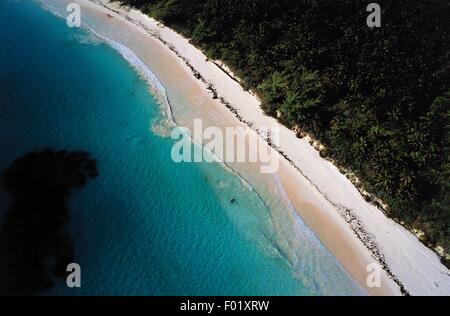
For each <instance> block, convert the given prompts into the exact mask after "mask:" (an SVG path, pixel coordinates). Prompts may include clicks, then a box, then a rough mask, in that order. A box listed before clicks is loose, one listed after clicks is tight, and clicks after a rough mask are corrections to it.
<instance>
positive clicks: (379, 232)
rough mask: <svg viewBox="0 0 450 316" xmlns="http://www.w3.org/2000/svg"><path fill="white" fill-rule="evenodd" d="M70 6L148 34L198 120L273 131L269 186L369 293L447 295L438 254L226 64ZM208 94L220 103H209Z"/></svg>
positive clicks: (136, 19)
mask: <svg viewBox="0 0 450 316" xmlns="http://www.w3.org/2000/svg"><path fill="white" fill-rule="evenodd" d="M75 2H79V3H80V4H82V6H84V7H86V8H90V9H95V10H99V12H103V13H104V14H105V16H106V15H108V16H109V18H114V19H118V20H123V22H124V23H129V24H133V25H134V27H135V28H136V36H137V37H139V36H145V37H152V38H153V39H154V43H155V46H158V50H161V52H164V53H165V57H164V58H165V60H164V63H165V64H164V65H162V66H161V67H166V71H167V76H169V77H170V76H173V80H176V76H177V73H178V74H179V71H180V70H182V71H183V72H184V76H185V77H186V76H188V77H189V78H190V82H189V85H192V86H193V85H195V89H197V90H198V89H199V90H201V91H203V94H204V95H209V97H208V98H209V100H208V102H209V103H210V104H212V106H210V107H208V113H203V115H210V116H216V117H220V119H221V120H222V124H228V125H229V126H245V127H246V128H250V127H249V126H248V124H250V125H251V127H252V128H253V129H256V128H261V127H272V126H275V127H278V128H279V129H280V139H281V142H280V145H279V149H280V151H281V152H282V153H283V158H282V159H281V162H280V168H279V171H278V172H277V173H276V174H274V175H272V180H270V179H269V178H270V177H267V178H268V179H267V181H272V182H276V181H279V182H280V183H281V185H282V187H283V189H284V191H285V192H286V194H287V195H288V197H289V199H290V200H291V201H292V203H293V205H294V206H295V208H296V210H297V211H298V213H299V215H300V216H301V218H302V219H303V220H304V222H305V223H306V224H307V225H308V226H309V227H310V228H311V229H312V230H313V231H314V233H315V234H316V236H317V237H318V238H319V240H320V241H321V242H322V244H324V245H325V247H326V248H327V249H328V250H329V251H330V252H331V253H332V254H333V255H334V256H335V257H336V258H337V260H339V262H340V263H341V264H342V265H343V266H344V268H345V269H346V270H347V271H348V272H349V273H350V275H351V276H352V277H353V278H354V279H356V280H357V281H358V282H359V283H360V284H362V286H364V287H365V289H366V290H367V291H368V292H369V294H371V295H391V294H395V295H398V294H401V293H402V292H403V293H409V294H411V295H450V272H449V270H448V269H447V268H446V267H445V266H443V265H442V264H441V263H440V261H439V258H438V256H437V255H436V254H435V253H434V252H433V251H431V250H430V249H428V248H427V247H425V246H424V245H423V244H422V243H420V241H419V240H418V239H417V238H416V237H415V236H414V235H413V234H412V233H410V232H409V231H407V230H406V229H405V228H403V227H402V226H401V225H399V224H397V223H395V222H394V221H392V220H390V219H389V218H387V217H386V216H385V215H384V213H383V212H382V211H381V210H379V209H378V208H377V207H375V206H374V205H372V204H370V203H368V202H366V201H365V200H364V198H363V197H362V195H361V194H360V193H359V192H358V190H357V189H356V188H355V186H354V185H353V184H352V183H351V182H350V181H349V180H348V179H347V178H346V177H345V176H344V175H343V174H342V173H340V172H339V170H338V169H337V168H336V167H335V166H334V165H333V164H332V163H331V162H329V161H327V160H325V159H323V158H321V157H320V155H319V153H318V151H317V150H316V149H314V147H313V146H311V145H310V144H309V142H308V140H307V139H298V138H297V137H296V136H295V134H294V132H292V131H291V130H289V129H287V128H285V127H284V126H282V125H281V124H279V123H278V122H277V121H276V119H274V118H271V117H268V116H266V115H265V114H264V113H263V111H262V110H261V109H260V106H259V105H260V102H259V101H258V99H257V98H256V97H255V96H253V95H252V94H250V93H249V92H246V91H244V90H243V89H242V87H241V86H240V85H239V83H238V82H237V81H236V80H234V79H233V78H232V77H233V75H231V76H230V75H229V74H226V73H225V72H224V69H225V70H226V67H219V66H218V64H216V63H214V62H212V61H207V58H206V57H205V56H204V55H203V53H202V52H201V51H200V50H198V49H197V48H195V47H194V46H193V45H191V44H189V41H188V40H187V39H185V38H183V37H182V36H181V35H179V34H178V33H176V32H174V31H173V30H171V29H170V28H168V27H165V26H163V25H162V24H160V23H158V22H157V21H155V20H153V19H151V18H149V17H147V16H146V15H144V14H142V13H140V12H139V11H137V10H133V9H132V10H126V9H124V8H121V7H119V6H118V5H117V4H115V3H112V4H111V3H109V2H108V1H107V0H97V2H101V3H102V5H103V6H100V5H97V4H93V3H91V2H89V1H88V0H78V1H75ZM105 6H106V7H108V8H109V9H107V8H105ZM162 62H163V61H162ZM199 75H200V76H199ZM199 77H200V79H201V80H199ZM192 89H194V88H192ZM214 94H215V95H217V97H218V99H214V100H213V98H212V95H214ZM236 114H237V115H236ZM230 124H231V125H230ZM285 158H286V159H285ZM374 262H376V263H378V264H380V265H381V266H382V267H383V268H384V269H383V271H382V275H381V278H382V283H381V284H382V286H381V287H380V288H371V287H368V286H367V284H366V279H367V274H368V273H367V271H366V268H367V265H368V264H370V263H374Z"/></svg>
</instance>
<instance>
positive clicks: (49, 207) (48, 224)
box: [0, 150, 98, 295]
mask: <svg viewBox="0 0 450 316" xmlns="http://www.w3.org/2000/svg"><path fill="white" fill-rule="evenodd" d="M97 176H98V172H97V167H96V162H95V160H91V159H90V158H89V155H88V154H87V153H85V152H66V151H51V150H44V151H41V152H33V153H28V154H26V155H24V156H23V157H21V158H18V159H16V160H15V161H14V163H13V164H12V166H10V167H9V168H8V169H6V170H5V171H4V173H3V179H2V180H3V184H4V186H5V187H6V189H7V190H8V191H9V192H10V193H11V194H12V195H13V196H14V201H13V203H12V205H11V210H10V212H9V214H8V215H7V218H6V221H5V223H4V224H3V226H2V227H1V229H0V295H31V294H36V293H38V292H39V291H42V290H45V289H48V288H50V287H51V286H52V284H53V280H54V279H55V278H56V277H65V276H66V274H67V272H66V267H67V265H68V264H69V263H72V262H73V258H74V252H73V249H72V246H71V242H70V238H69V236H68V234H67V233H66V232H65V231H64V226H65V224H66V223H67V221H68V219H69V214H68V209H67V207H66V201H67V198H68V197H69V196H70V193H71V191H72V190H73V189H76V188H80V187H82V186H84V185H85V183H86V182H87V181H88V180H89V179H90V178H96V177H97Z"/></svg>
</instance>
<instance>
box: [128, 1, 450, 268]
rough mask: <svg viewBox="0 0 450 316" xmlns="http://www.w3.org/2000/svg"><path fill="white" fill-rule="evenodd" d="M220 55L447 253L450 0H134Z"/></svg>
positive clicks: (277, 112) (272, 110)
mask: <svg viewBox="0 0 450 316" xmlns="http://www.w3.org/2000/svg"><path fill="white" fill-rule="evenodd" d="M123 2H126V3H128V4H132V5H135V6H137V7H139V8H141V9H142V10H144V12H146V13H148V14H149V15H151V16H153V17H155V18H156V19H159V20H162V21H163V22H164V23H166V24H168V25H169V26H171V27H174V28H175V29H176V30H178V31H179V32H181V33H182V34H183V35H185V36H186V37H188V38H190V39H191V42H192V43H193V44H195V45H197V46H199V47H200V48H202V49H203V51H204V52H205V53H206V54H207V55H208V57H210V58H214V59H221V60H223V61H224V62H226V64H227V65H228V66H230V68H231V69H232V70H233V71H234V72H235V73H237V74H238V75H239V77H240V78H242V80H243V84H244V87H245V88H247V89H252V90H254V91H256V92H257V94H258V95H259V96H260V97H261V99H262V101H263V104H262V106H263V108H264V110H265V111H266V112H267V113H268V114H270V115H273V116H278V117H279V120H280V121H281V122H282V123H284V124H285V125H287V126H289V127H291V128H295V129H296V130H298V131H299V135H301V134H302V132H307V133H308V134H310V135H311V136H313V137H314V138H316V139H318V140H320V142H321V143H322V144H323V145H325V149H324V150H323V151H322V154H323V155H324V156H327V157H329V158H332V159H334V160H335V161H337V163H338V165H340V166H343V167H345V168H346V169H348V170H350V171H351V172H353V173H354V174H356V175H357V176H358V177H359V178H360V179H361V180H362V182H363V184H364V187H365V189H366V190H368V191H369V192H371V193H372V194H373V195H375V196H377V197H379V198H381V199H382V200H383V201H384V202H386V203H387V204H388V205H389V208H388V210H387V212H388V213H389V215H390V216H391V217H393V218H395V219H397V220H399V221H401V222H402V223H404V224H405V225H406V226H407V227H410V228H417V229H420V230H421V231H423V232H424V233H425V237H424V238H423V241H424V242H425V243H427V244H429V245H430V246H441V247H443V248H444V250H445V253H446V254H447V263H449V262H450V257H449V255H448V254H449V253H450V201H449V199H450V181H449V179H450V160H449V157H450V151H449V150H450V143H449V138H450V136H449V131H450V2H449V1H448V0H420V1H400V0H391V1H377V2H378V3H379V4H380V5H381V8H382V18H381V22H382V27H381V28H369V27H367V25H366V18H367V16H368V15H369V13H368V12H366V7H367V5H368V3H370V2H371V1H368V0H366V1H361V0H338V1H318V0H316V1H314V0H311V1H306V0H126V1H123Z"/></svg>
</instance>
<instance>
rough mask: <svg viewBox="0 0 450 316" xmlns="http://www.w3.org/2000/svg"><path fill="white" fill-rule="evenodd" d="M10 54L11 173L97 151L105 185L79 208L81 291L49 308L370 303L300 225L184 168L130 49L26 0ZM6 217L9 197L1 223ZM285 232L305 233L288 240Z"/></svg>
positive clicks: (1, 66)
mask: <svg viewBox="0 0 450 316" xmlns="http://www.w3.org/2000/svg"><path fill="white" fill-rule="evenodd" d="M0 42H1V43H2V45H0V170H4V169H5V168H7V167H8V166H9V165H10V164H11V163H12V161H13V160H14V159H15V158H17V157H19V156H21V155H23V154H24V153H26V152H29V151H34V150H39V149H43V148H53V149H67V150H84V151H88V152H89V153H90V155H91V156H92V157H93V158H94V159H96V160H97V163H98V168H99V172H100V176H99V177H98V178H97V179H96V180H94V181H91V182H89V183H88V184H87V185H86V187H84V188H83V189H81V190H79V191H77V192H75V193H74V194H73V196H72V197H71V199H70V203H69V208H70V215H71V221H70V225H69V227H68V229H69V231H70V234H71V238H72V241H73V244H74V247H75V257H76V262H77V263H78V264H80V266H81V276H82V277H81V278H82V287H81V288H76V289H69V288H67V287H66V285H65V282H64V280H60V281H57V282H56V285H55V287H54V288H53V289H51V290H50V291H48V292H47V293H44V294H51V295H321V294H323V295H331V294H337V295H339V294H340V295H344V294H347V295H348V294H354V295H358V294H364V292H363V291H362V290H361V288H360V286H359V285H357V284H356V283H355V282H354V281H353V280H352V279H351V278H350V277H349V276H348V274H347V273H346V272H345V271H344V270H343V269H342V268H341V266H340V265H339V263H338V262H337V261H336V260H335V259H334V258H333V257H332V256H331V255H330V254H329V253H328V252H327V251H326V249H325V248H324V247H323V246H322V245H321V244H320V243H319V241H318V240H317V239H316V238H315V236H314V235H313V234H312V232H311V231H310V230H309V229H308V228H307V227H306V226H305V225H304V224H303V223H302V221H301V219H300V218H296V219H295V221H294V224H292V223H291V221H288V220H287V219H284V218H275V216H278V217H279V216H282V215H280V213H282V212H274V210H271V209H269V208H268V207H267V206H266V205H265V204H264V202H263V200H262V199H261V198H260V196H259V194H258V192H255V191H254V190H253V189H252V188H251V187H249V186H248V185H247V184H246V183H244V182H243V181H242V180H241V179H240V178H239V177H238V176H237V175H235V174H233V173H232V172H230V170H228V169H227V168H224V166H222V165H220V164H218V163H214V164H208V163H197V164H194V163H184V164H176V163H174V162H173V161H172V160H171V158H170V157H171V155H170V154H171V149H172V146H173V144H174V141H173V140H171V139H170V138H168V137H163V136H161V134H160V133H157V132H155V131H158V129H157V128H155V127H158V126H161V124H165V117H164V115H163V113H164V110H165V109H166V107H165V106H166V104H164V102H158V101H157V100H161V94H163V91H161V88H162V85H161V83H159V82H158V81H157V78H156V77H154V75H153V74H152V72H151V70H150V69H146V68H145V65H140V67H139V68H140V70H141V74H139V73H138V72H137V71H136V58H134V57H136V56H133V55H132V52H131V51H127V50H126V48H125V47H123V46H121V45H120V43H115V42H112V41H108V40H107V39H105V38H100V37H98V36H96V35H95V34H93V33H92V32H89V31H88V30H86V29H77V28H75V29H71V28H68V27H67V26H66V23H65V21H64V20H63V19H61V18H58V17H57V16H56V15H55V14H52V13H51V12H49V11H48V10H44V9H43V8H42V6H41V5H40V4H38V3H36V2H34V1H25V0H23V1H8V0H0ZM130 54H131V55H130ZM124 57H125V58H124ZM127 59H128V60H127ZM131 60H134V61H135V66H134V67H132V66H131V65H130V61H131ZM143 75H145V76H143ZM152 76H153V77H152ZM149 85H150V86H151V89H149ZM232 199H235V200H236V203H231V202H230V201H231V200H232ZM7 204H8V195H7V194H6V193H5V192H3V191H2V192H0V216H4V213H5V211H6V209H7ZM290 216H291V217H292V214H290ZM286 217H287V214H286ZM0 218H1V217H0ZM285 222H286V223H291V224H292V225H295V228H296V229H298V231H297V232H296V235H295V236H294V235H292V236H289V237H286V236H284V237H283V238H285V239H281V237H280V232H279V227H283V225H280V223H285ZM275 224H276V225H275ZM275 226H276V227H275ZM277 227H278V230H277ZM292 227H294V226H292ZM292 227H291V226H289V229H292ZM286 231H288V229H286ZM281 235H283V234H281ZM289 238H291V239H292V240H294V239H295V241H296V242H292V243H289ZM283 243H284V244H292V245H299V246H295V247H299V249H297V248H296V249H292V252H289V251H288V252H287V251H286V248H287V247H286V246H283V247H282V246H281V245H282V244H283ZM292 247H294V246H292ZM302 247H303V248H302ZM300 248H301V249H300ZM300 250H301V251H300ZM298 253H301V256H298V255H297V256H296V255H295V254H298ZM293 254H294V255H293ZM293 258H294V259H293Z"/></svg>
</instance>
